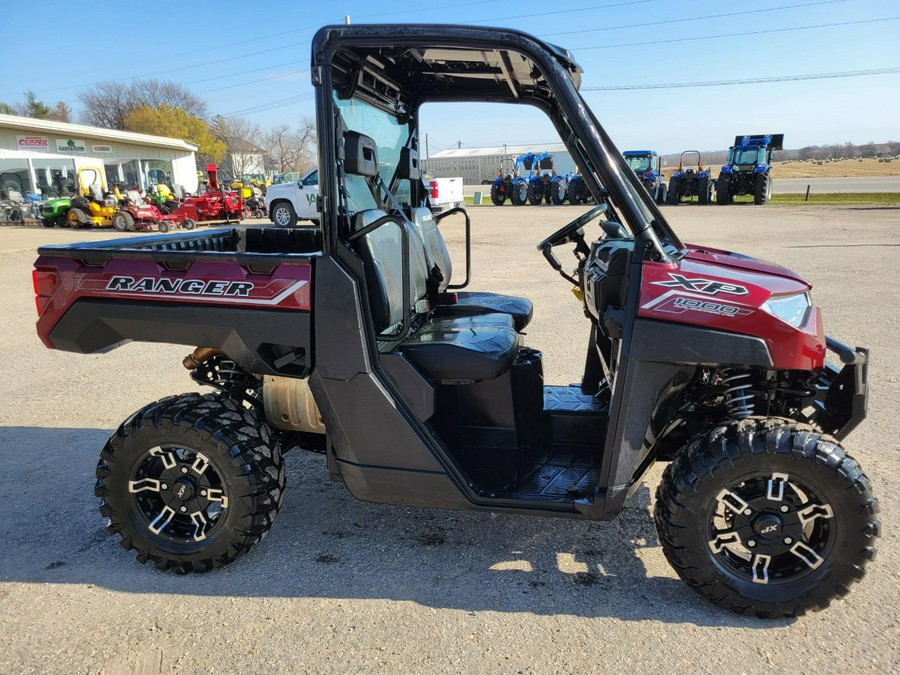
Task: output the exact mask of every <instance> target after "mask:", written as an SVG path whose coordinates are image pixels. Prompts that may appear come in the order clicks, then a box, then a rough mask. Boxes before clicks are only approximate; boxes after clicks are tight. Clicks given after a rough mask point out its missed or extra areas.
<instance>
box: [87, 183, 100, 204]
mask: <svg viewBox="0 0 900 675" xmlns="http://www.w3.org/2000/svg"><path fill="white" fill-rule="evenodd" d="M88 190H89V191H90V193H91V199H93V200H94V201H95V202H102V201H103V187H102V186H101V185H100V183H94V184H93V185H91V186H90V187H89V188H88Z"/></svg>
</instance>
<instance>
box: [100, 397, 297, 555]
mask: <svg viewBox="0 0 900 675" xmlns="http://www.w3.org/2000/svg"><path fill="white" fill-rule="evenodd" d="M284 485H285V473H284V461H283V459H282V457H281V452H280V449H279V447H278V444H277V442H276V441H275V439H274V438H273V437H272V431H271V429H270V428H269V426H268V425H267V424H266V423H265V422H264V421H263V420H261V419H260V418H259V416H258V415H257V413H256V412H254V411H251V410H247V409H246V408H244V407H243V406H242V405H241V404H240V403H238V402H236V401H235V400H233V399H229V398H224V397H222V396H219V395H215V394H207V395H205V396H201V395H200V394H183V395H181V396H173V397H169V398H166V399H163V400H161V401H157V402H156V403H151V404H150V405H148V406H146V407H145V408H143V409H142V410H139V411H138V412H137V413H135V414H134V415H132V416H131V417H130V418H129V419H128V420H127V421H126V422H125V423H123V424H122V426H121V427H119V429H118V430H117V431H116V432H115V433H114V434H113V435H112V437H111V438H110V439H109V441H107V443H106V447H104V448H103V452H102V453H101V454H100V462H99V463H98V464H97V486H96V490H95V492H96V494H97V496H98V497H100V498H101V505H100V513H101V515H103V516H104V517H105V518H108V519H109V526H108V529H109V531H110V533H112V534H117V535H119V537H120V538H121V544H122V546H123V547H124V548H126V549H134V550H137V559H138V560H139V561H140V562H142V563H146V562H153V563H154V564H155V566H156V567H157V568H158V569H174V570H176V571H178V572H182V573H186V572H206V571H208V570H211V569H214V568H216V567H221V566H222V565H225V564H227V563H229V562H231V561H232V560H234V559H235V558H236V557H238V556H239V555H241V554H242V553H244V552H246V551H247V550H249V549H250V548H252V547H253V546H254V545H255V544H257V543H259V541H260V540H261V539H262V538H263V536H264V535H265V534H266V532H268V530H269V528H270V527H271V526H272V523H273V522H274V520H275V517H276V515H277V514H278V510H279V509H280V507H281V500H282V495H283V494H284Z"/></svg>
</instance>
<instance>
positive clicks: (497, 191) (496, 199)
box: [491, 183, 506, 206]
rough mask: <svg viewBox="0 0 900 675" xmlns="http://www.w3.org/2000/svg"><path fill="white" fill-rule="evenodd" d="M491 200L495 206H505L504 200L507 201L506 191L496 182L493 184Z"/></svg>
mask: <svg viewBox="0 0 900 675" xmlns="http://www.w3.org/2000/svg"><path fill="white" fill-rule="evenodd" d="M491 201H492V202H493V203H494V206H503V202H505V201H506V193H505V192H504V191H503V188H502V187H501V186H500V185H497V184H496V183H494V184H493V185H491Z"/></svg>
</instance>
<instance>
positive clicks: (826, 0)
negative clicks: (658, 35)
mask: <svg viewBox="0 0 900 675" xmlns="http://www.w3.org/2000/svg"><path fill="white" fill-rule="evenodd" d="M850 1H851V0H818V2H807V3H803V4H800V5H782V6H781V7H766V8H763V9H745V10H743V11H740V12H727V13H725V14H703V15H701V16H690V17H686V18H683V19H665V20H663V21H644V22H641V23H628V24H622V25H619V26H602V27H600V28H583V29H581V30H567V31H562V32H559V33H542V34H541V35H540V37H552V36H555V35H575V34H577V33H598V32H601V31H607V30H621V29H623V28H645V27H647V26H662V25H665V24H671V23H684V22H686V21H701V20H704V19H721V18H724V17H730V16H744V15H747V14H763V13H765V12H777V11H780V10H782V9H798V8H801V7H816V6H818V5H834V4H836V3H839V2H850Z"/></svg>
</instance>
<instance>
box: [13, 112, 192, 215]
mask: <svg viewBox="0 0 900 675" xmlns="http://www.w3.org/2000/svg"><path fill="white" fill-rule="evenodd" d="M196 152H197V146H196V145H193V144H192V143H187V142H186V141H182V140H179V139H176V138H163V137H161V136H149V135H147V134H135V133H132V132H130V131H117V130H112V129H100V128H98V127H88V126H84V125H81V124H68V123H64V122H53V121H51V120H37V119H31V118H29V117H17V116H14V115H0V189H4V190H6V189H16V190H17V191H18V192H22V193H23V194H24V193H28V192H30V193H34V194H43V195H44V196H45V197H56V196H62V195H64V194H65V193H66V190H67V189H68V188H70V187H71V186H72V184H73V182H74V176H75V175H76V172H77V170H78V169H80V168H81V167H93V168H97V169H100V170H101V174H102V175H103V176H104V178H105V179H106V182H107V187H109V186H111V185H112V184H114V183H123V184H124V185H125V186H128V187H130V186H136V187H138V188H139V189H141V190H146V189H147V188H148V187H149V186H150V185H155V184H156V183H159V182H166V183H170V184H177V185H181V186H183V187H184V189H185V190H187V191H188V192H196V191H197V184H198V180H197V162H196V159H195V153H196Z"/></svg>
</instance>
